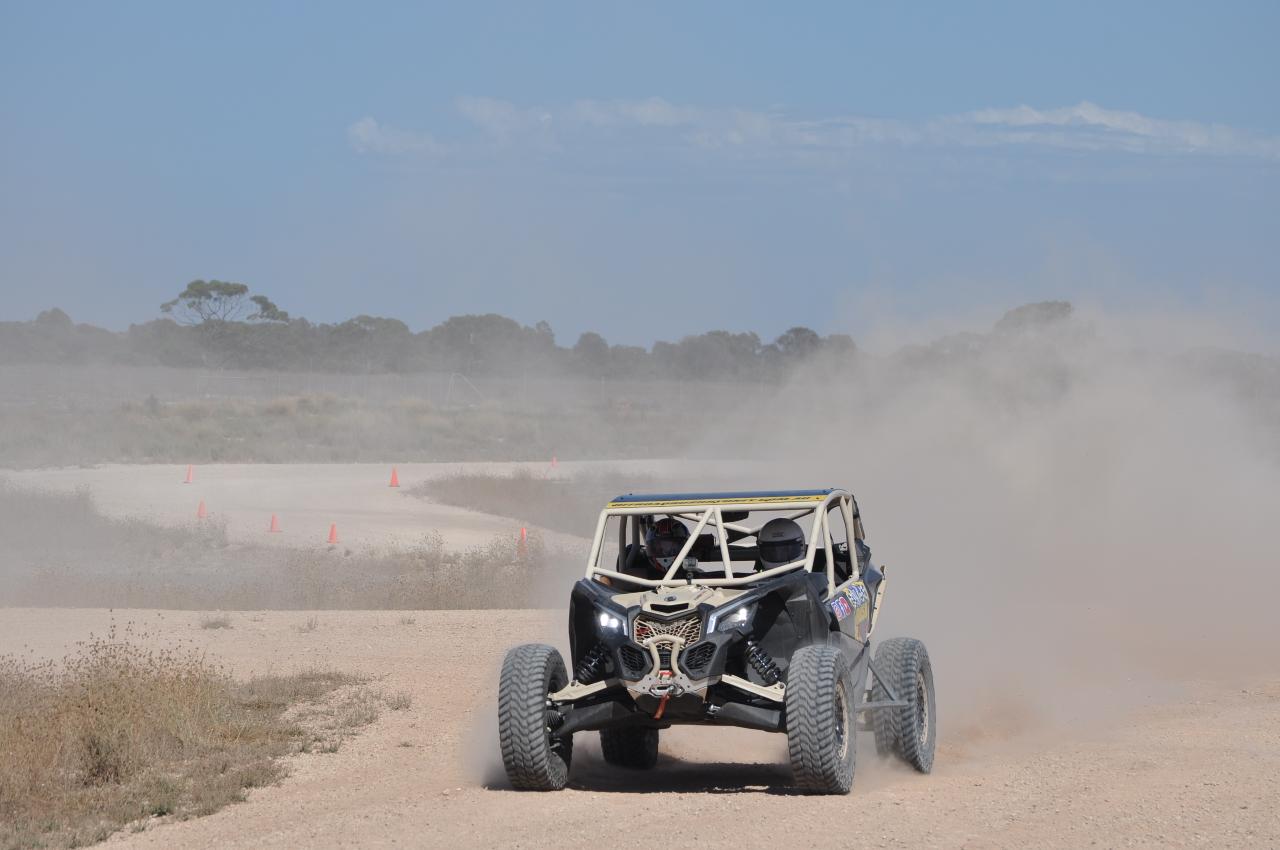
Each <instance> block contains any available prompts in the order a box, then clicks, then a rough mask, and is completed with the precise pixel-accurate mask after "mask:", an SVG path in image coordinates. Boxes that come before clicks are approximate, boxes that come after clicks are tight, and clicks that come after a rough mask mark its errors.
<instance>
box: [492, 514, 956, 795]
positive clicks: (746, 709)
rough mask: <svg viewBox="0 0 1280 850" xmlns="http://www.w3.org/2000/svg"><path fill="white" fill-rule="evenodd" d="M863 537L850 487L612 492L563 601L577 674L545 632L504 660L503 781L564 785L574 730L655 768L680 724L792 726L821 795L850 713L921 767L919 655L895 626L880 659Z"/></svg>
mask: <svg viewBox="0 0 1280 850" xmlns="http://www.w3.org/2000/svg"><path fill="white" fill-rule="evenodd" d="M801 523H807V525H808V534H807V535H805V533H804V531H803V529H802V528H801ZM677 525H678V527H677ZM690 525H692V531H690V529H689V526H690ZM659 532H661V534H659ZM863 538H864V532H863V525H862V517H861V515H860V513H859V511H858V505H857V502H856V501H854V498H853V496H852V495H850V494H849V493H848V492H846V491H844V490H792V491H777V492H758V493H757V492H750V493H740V492H739V493H703V494H659V495H626V496H619V497H618V498H616V499H615V500H614V501H612V502H610V503H609V504H608V505H607V506H606V507H605V509H604V510H603V511H602V512H601V514H600V519H599V522H598V523H597V525H596V534H595V541H594V543H593V545H592V548H591V555H590V557H589V559H588V563H587V571H586V576H585V577H584V578H582V579H580V580H579V581H578V582H577V583H575V584H574V586H573V592H572V596H571V598H570V603H569V642H570V647H571V660H572V662H573V667H572V669H573V677H572V679H570V677H569V675H568V673H567V672H566V668H565V665H564V661H563V660H562V658H561V656H560V653H559V652H558V651H557V650H556V649H555V648H553V647H550V646H545V645H541V644H526V645H524V646H519V647H516V648H515V649H512V650H511V651H510V652H508V653H507V656H506V659H505V661H504V662H503V666H502V678H501V683H500V685H499V689H498V735H499V739H500V744H501V748H502V761H503V764H504V766H505V767H506V772H507V776H508V778H509V779H510V781H511V783H512V785H514V786H515V787H516V788H518V789H527V790H556V789H560V788H563V787H564V785H565V783H566V782H567V780H568V776H569V765H570V761H571V759H572V755H573V735H574V733H575V732H587V731H597V730H598V731H599V733H600V743H601V749H602V750H603V754H604V758H605V760H606V761H607V762H609V763H610V764H613V765H617V766H620V767H627V768H636V769H646V768H651V767H653V766H654V764H655V763H656V762H657V757H658V734H659V730H661V729H666V728H668V727H670V726H672V725H673V724H677V723H679V724H705V725H724V726H741V727H746V728H748V729H760V730H764V731H766V732H784V733H786V736H787V745H788V751H789V755H790V761H791V769H792V773H793V775H794V780H795V784H796V786H797V787H799V788H800V789H802V790H805V791H809V792H813V793H824V794H845V793H848V791H849V789H850V787H851V786H852V784H853V774H854V762H855V758H854V754H855V749H854V738H855V733H856V731H857V730H858V728H859V722H861V723H862V724H863V728H870V729H871V730H873V732H874V735H875V742H876V749H877V750H878V751H879V752H880V753H881V754H882V755H895V756H897V757H899V758H901V759H903V760H905V761H906V762H907V763H909V764H911V765H912V766H913V767H915V768H916V769H917V770H919V771H922V772H925V773H927V772H929V770H930V769H931V767H932V765H933V755H934V739H935V734H934V724H935V713H934V692H933V672H932V669H931V668H930V665H929V656H928V653H927V652H926V651H925V648H924V645H923V644H922V643H920V642H919V641H917V640H912V639H910V638H892V639H890V640H886V641H884V642H883V643H880V644H879V646H878V648H877V649H876V650H875V654H874V659H873V658H872V648H871V635H872V633H873V632H874V631H875V625H876V620H877V619H878V617H879V614H880V605H881V602H882V601H883V599H884V591H885V575H884V571H883V570H882V569H878V568H877V567H875V566H874V565H873V564H872V563H871V550H870V549H869V548H868V547H867V545H866V543H865V541H864V539H863ZM672 541H674V543H673V542H672ZM668 565H669V566H668Z"/></svg>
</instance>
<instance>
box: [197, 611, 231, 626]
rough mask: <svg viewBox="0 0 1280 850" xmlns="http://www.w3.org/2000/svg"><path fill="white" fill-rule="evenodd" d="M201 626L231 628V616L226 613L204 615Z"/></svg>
mask: <svg viewBox="0 0 1280 850" xmlns="http://www.w3.org/2000/svg"><path fill="white" fill-rule="evenodd" d="M200 628H202V629H229V628H231V618H230V617H228V616H227V615H226V614H215V615H213V616H209V617H202V618H201V620H200Z"/></svg>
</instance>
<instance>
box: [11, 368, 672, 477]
mask: <svg viewBox="0 0 1280 850" xmlns="http://www.w3.org/2000/svg"><path fill="white" fill-rule="evenodd" d="M6 377H7V379H8V381H9V382H10V383H11V382H12V381H13V380H14V378H13V376H12V375H8V376H6V375H4V374H3V371H2V370H0V378H6ZM0 389H2V387H0ZM618 392H619V393H624V392H625V390H618ZM176 395H177V397H174V396H173V395H170V396H169V398H167V399H166V400H165V401H164V402H163V403H160V402H157V401H155V400H153V399H151V398H148V397H147V396H146V395H145V394H144V393H143V391H142V390H141V389H134V388H128V389H125V390H122V396H123V397H125V398H128V399H129V400H127V401H125V402H123V403H120V402H118V401H116V402H108V401H106V400H103V399H99V398H96V397H95V396H94V393H93V391H92V390H91V389H87V388H84V387H81V386H79V385H77V386H76V388H75V391H74V392H73V393H68V394H67V395H66V396H64V397H63V398H58V399H50V398H49V397H48V394H47V393H33V394H32V396H33V397H32V399H31V401H30V402H28V403H23V404H21V405H10V404H0V466H10V467H19V468H22V467H26V468H30V467H40V466H65V465H69V464H92V463H108V462H110V463H285V462H309V463H333V462H354V461H381V460H384V459H385V458H387V457H397V458H401V459H402V460H404V461H440V460H537V461H544V460H548V459H550V457H551V456H552V455H553V454H556V453H557V451H560V452H564V451H565V449H564V447H566V446H572V447H573V449H574V456H575V457H579V458H585V457H614V458H618V457H653V456H655V455H656V454H658V453H664V454H670V453H671V452H673V451H679V450H681V449H683V448H684V447H685V445H686V443H687V441H688V435H687V434H685V433H683V429H678V428H675V427H673V426H672V425H671V420H670V419H669V418H666V417H663V416H661V415H659V413H658V412H652V413H646V414H645V415H643V416H637V415H635V413H634V412H630V411H627V410H626V409H625V408H620V407H619V406H618V405H617V404H616V403H613V402H608V401H603V400H598V399H596V398H595V396H596V395H598V389H594V388H593V389H592V391H591V392H590V393H589V394H588V396H587V397H584V398H574V397H573V396H572V394H570V395H569V396H568V397H566V398H564V399H563V400H561V401H560V403H556V401H555V400H554V399H550V398H548V399H532V398H531V399H529V400H527V401H521V400H520V399H518V398H512V397H510V396H504V397H501V398H492V399H485V400H479V399H477V400H474V403H470V402H468V403H467V404H465V405H459V404H452V405H444V404H432V403H429V402H427V401H426V400H424V399H423V398H421V397H414V396H413V395H412V391H411V392H410V395H408V396H406V398H404V400H391V401H381V400H366V399H361V398H354V397H351V396H335V395H331V394H327V393H309V394H302V395H285V396H281V397H278V398H266V399H250V398H192V397H190V395H189V391H186V392H184V393H181V394H176ZM659 432H660V433H659Z"/></svg>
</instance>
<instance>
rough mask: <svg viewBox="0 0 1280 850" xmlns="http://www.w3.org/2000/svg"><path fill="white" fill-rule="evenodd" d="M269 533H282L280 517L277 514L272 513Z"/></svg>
mask: <svg viewBox="0 0 1280 850" xmlns="http://www.w3.org/2000/svg"><path fill="white" fill-rule="evenodd" d="M267 533H268V534H279V533H280V517H278V516H276V515H275V514H272V515H271V527H270V528H268V529H267Z"/></svg>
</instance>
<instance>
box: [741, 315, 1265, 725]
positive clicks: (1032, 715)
mask: <svg viewBox="0 0 1280 850" xmlns="http://www.w3.org/2000/svg"><path fill="white" fill-rule="evenodd" d="M1061 306H1062V307H1065V305H1061ZM1035 307H1039V308H1041V309H1036V308H1034V307H1033V308H1024V309H1023V310H1022V311H1014V312H1013V313H1011V314H1010V315H1009V317H1007V318H1006V319H1005V320H1002V322H1001V323H1000V324H999V325H997V327H996V329H995V330H994V331H992V332H990V333H985V334H963V335H956V336H952V337H949V338H945V339H943V340H940V341H938V342H936V343H934V344H932V345H930V346H920V347H915V348H912V349H907V350H903V351H900V352H898V353H896V354H894V355H892V356H888V357H884V358H875V357H871V356H868V355H864V356H863V357H862V358H861V359H860V361H859V362H858V363H857V364H856V365H855V366H854V367H853V368H852V369H850V368H849V366H848V364H845V363H835V362H826V363H823V362H817V363H814V364H812V365H813V368H812V369H810V370H809V372H808V374H799V375H797V377H796V378H795V379H794V380H792V381H791V382H790V383H789V384H788V385H787V386H786V387H785V388H784V389H783V390H781V391H780V392H777V393H772V394H766V395H765V396H764V398H765V399H767V403H763V404H759V403H757V404H756V405H755V408H754V412H753V416H752V417H750V418H749V420H748V418H747V417H741V418H742V419H743V420H744V421H749V424H747V425H745V426H743V427H741V428H740V429H739V432H738V433H737V434H736V435H735V436H734V437H733V438H732V439H733V441H734V442H737V443H738V444H740V445H742V446H743V447H744V448H745V449H746V452H745V453H746V454H747V455H748V456H750V457H752V458H753V459H755V460H757V461H764V462H769V463H772V471H771V472H770V473H769V478H768V480H767V481H764V480H758V481H746V480H744V481H742V482H741V483H742V484H744V485H747V484H752V485H757V486H758V485H761V484H768V485H770V486H815V485H818V486H843V487H848V488H851V489H852V490H853V491H854V493H855V494H856V495H857V496H858V498H859V502H860V506H861V509H862V512H863V516H864V518H865V522H866V525H867V529H868V539H869V541H870V543H871V546H872V549H873V552H874V555H875V560H876V561H877V563H883V564H886V565H887V566H888V571H887V572H888V575H889V578H890V582H889V586H888V590H887V593H886V600H885V609H884V611H885V613H884V616H883V618H882V620H881V621H880V623H879V625H878V629H877V631H878V637H881V638H883V637H887V636H892V635H899V634H907V635H912V636H916V637H919V638H921V639H922V640H924V641H925V642H926V644H927V645H928V646H929V648H930V652H931V655H932V658H933V661H934V667H935V672H936V676H937V683H938V688H939V705H940V711H939V717H940V722H941V723H942V724H943V731H944V732H946V733H948V734H950V736H951V738H952V740H957V739H961V740H963V739H969V740H978V739H983V738H987V737H992V736H994V737H1003V736H1006V735H1008V734H1011V733H1016V732H1019V731H1023V730H1024V729H1027V728H1029V727H1042V726H1044V725H1046V724H1049V725H1053V724H1058V723H1062V722H1075V721H1082V720H1091V719H1097V718H1099V717H1108V716H1112V717H1113V716H1115V712H1116V710H1117V709H1129V708H1132V707H1133V705H1135V704H1136V703H1138V702H1141V701H1143V700H1147V699H1151V698H1155V697H1157V696H1159V695H1160V694H1162V693H1163V692H1165V691H1166V689H1167V688H1169V687H1171V686H1175V685H1176V683H1186V682H1189V681H1196V680H1229V679H1230V678H1231V677H1233V676H1237V675H1246V674H1250V673H1253V674H1256V673H1258V672H1260V671H1266V672H1270V673H1274V671H1275V669H1276V667H1277V663H1278V662H1280V657H1278V655H1277V650H1276V645H1277V644H1276V640H1275V635H1276V631H1275V625H1274V624H1275V622H1276V619H1275V614H1274V610H1273V606H1274V600H1275V598H1276V593H1277V591H1280V577H1278V573H1280V559H1278V558H1277V555H1276V536H1275V531H1274V529H1275V527H1276V522H1275V519H1276V514H1277V512H1280V461H1278V458H1280V427H1278V426H1280V415H1278V413H1280V368H1278V364H1277V362H1276V361H1275V360H1274V359H1270V358H1266V357H1258V356H1250V355H1244V354H1235V353H1229V352H1225V351H1223V350H1221V349H1207V348H1191V347H1189V345H1188V343H1187V342H1186V340H1187V337H1186V336H1185V335H1184V334H1183V331H1184V330H1185V325H1183V324H1180V323H1168V324H1167V325H1166V327H1167V330H1168V332H1167V333H1166V334H1164V335H1161V334H1160V333H1159V327H1160V323H1159V322H1156V321H1153V320H1149V321H1145V322H1143V323H1142V334H1141V336H1142V339H1143V342H1142V347H1137V346H1136V345H1135V341H1134V340H1135V339H1136V335H1135V334H1134V333H1133V332H1132V330H1133V325H1132V323H1127V322H1120V321H1117V320H1114V319H1107V318H1106V317H1103V316H1094V317H1086V318H1081V317H1078V316H1074V315H1072V314H1071V312H1070V310H1069V308H1067V309H1063V310H1058V311H1056V312H1055V311H1053V310H1048V311H1046V310H1044V309H1043V308H1042V305H1035ZM1202 324H1203V323H1202ZM759 401H760V398H757V402H759ZM715 439H716V440H717V441H722V440H724V439H726V437H725V435H724V434H723V433H721V434H717V436H716V437H715Z"/></svg>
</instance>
